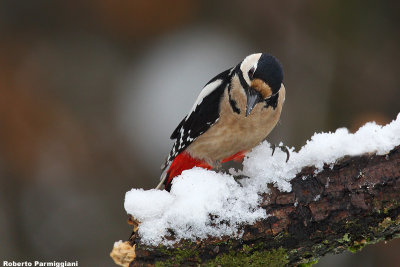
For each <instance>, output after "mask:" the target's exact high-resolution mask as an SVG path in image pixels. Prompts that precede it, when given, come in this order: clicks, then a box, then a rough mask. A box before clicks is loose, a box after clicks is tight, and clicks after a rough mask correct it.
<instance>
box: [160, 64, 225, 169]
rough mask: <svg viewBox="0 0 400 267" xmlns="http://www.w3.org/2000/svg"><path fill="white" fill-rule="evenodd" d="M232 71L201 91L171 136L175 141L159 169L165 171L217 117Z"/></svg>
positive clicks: (208, 84) (211, 82)
mask: <svg viewBox="0 0 400 267" xmlns="http://www.w3.org/2000/svg"><path fill="white" fill-rule="evenodd" d="M231 73H232V69H228V70H226V71H224V72H221V73H220V74H218V75H217V76H215V77H214V78H213V79H211V80H210V81H209V82H208V83H207V84H206V85H205V86H204V88H203V90H201V92H200V94H199V96H198V97H197V99H196V102H195V103H194V105H193V107H192V109H191V110H190V112H189V114H188V115H186V117H185V118H184V119H183V120H182V121H181V122H180V123H179V125H178V127H177V128H176V129H175V131H174V132H173V133H172V135H171V139H175V143H174V145H173V146H172V149H171V152H170V153H169V155H168V158H167V160H166V161H165V163H164V164H163V166H162V167H161V168H162V169H163V170H164V169H166V168H167V167H168V166H169V165H170V164H171V162H172V161H173V160H174V159H175V157H176V156H177V155H178V154H179V153H181V152H182V151H183V150H185V149H186V148H187V147H188V146H189V145H190V144H191V143H192V142H193V141H194V140H196V138H197V137H199V136H200V135H201V134H203V133H204V132H205V131H207V130H208V129H209V128H210V127H211V126H212V125H213V124H214V123H215V122H217V120H218V117H219V103H220V100H221V97H222V95H223V93H224V90H225V88H226V86H228V83H229V81H230V78H231Z"/></svg>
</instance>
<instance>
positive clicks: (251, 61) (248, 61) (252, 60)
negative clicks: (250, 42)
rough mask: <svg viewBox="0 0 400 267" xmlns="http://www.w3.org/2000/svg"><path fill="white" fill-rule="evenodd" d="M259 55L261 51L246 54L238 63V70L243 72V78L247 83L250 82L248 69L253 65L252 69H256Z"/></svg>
mask: <svg viewBox="0 0 400 267" xmlns="http://www.w3.org/2000/svg"><path fill="white" fill-rule="evenodd" d="M261 55H262V54H261V53H258V54H252V55H250V56H247V57H246V58H245V59H244V60H243V62H242V64H241V65H240V70H241V71H242V73H243V78H244V79H245V81H246V82H247V83H248V84H250V78H249V70H250V69H251V68H253V67H254V71H255V70H256V69H257V64H258V60H259V59H260V57H261Z"/></svg>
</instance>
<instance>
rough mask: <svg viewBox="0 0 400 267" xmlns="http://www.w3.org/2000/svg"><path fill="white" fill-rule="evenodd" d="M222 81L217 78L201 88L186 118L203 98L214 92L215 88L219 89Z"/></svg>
mask: <svg viewBox="0 0 400 267" xmlns="http://www.w3.org/2000/svg"><path fill="white" fill-rule="evenodd" d="M221 83H222V80H215V81H213V82H211V83H209V84H207V85H206V86H205V87H204V88H203V90H201V92H200V94H199V96H198V97H197V99H196V102H194V104H193V107H192V109H191V110H190V112H189V114H188V115H187V116H186V118H189V117H190V114H191V113H192V112H193V111H195V109H196V107H197V106H198V105H200V104H201V102H203V99H204V98H205V97H206V96H208V95H209V94H210V93H212V92H213V91H214V90H215V89H217V88H218V87H219V86H220V85H221Z"/></svg>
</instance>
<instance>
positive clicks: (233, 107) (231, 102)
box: [228, 83, 240, 114]
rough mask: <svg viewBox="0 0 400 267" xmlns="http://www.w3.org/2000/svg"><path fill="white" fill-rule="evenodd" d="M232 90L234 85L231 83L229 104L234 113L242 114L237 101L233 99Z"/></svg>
mask: <svg viewBox="0 0 400 267" xmlns="http://www.w3.org/2000/svg"><path fill="white" fill-rule="evenodd" d="M231 90H232V84H231V83H230V84H229V87H228V97H229V104H230V105H231V107H232V110H233V112H236V113H237V114H240V109H239V108H238V106H237V103H236V101H235V100H234V99H232V96H231Z"/></svg>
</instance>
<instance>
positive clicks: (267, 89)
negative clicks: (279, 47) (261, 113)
mask: <svg viewBox="0 0 400 267" xmlns="http://www.w3.org/2000/svg"><path fill="white" fill-rule="evenodd" d="M239 78H240V83H241V85H242V87H243V89H244V91H245V94H246V96H247V104H246V117H247V116H248V115H249V114H250V113H251V111H252V110H253V108H254V106H255V105H256V104H257V103H260V102H265V103H266V105H267V106H268V105H270V106H273V107H274V106H276V101H277V99H278V98H277V97H276V96H277V95H278V92H279V90H280V88H281V86H282V81H283V71H282V66H281V64H280V63H279V61H278V60H277V59H276V58H275V57H273V56H271V55H270V54H267V53H258V54H252V55H249V56H247V57H246V58H245V59H244V60H243V61H242V63H241V64H240V65H239Z"/></svg>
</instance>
